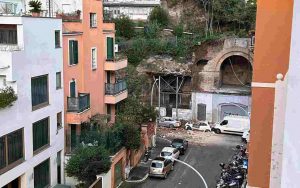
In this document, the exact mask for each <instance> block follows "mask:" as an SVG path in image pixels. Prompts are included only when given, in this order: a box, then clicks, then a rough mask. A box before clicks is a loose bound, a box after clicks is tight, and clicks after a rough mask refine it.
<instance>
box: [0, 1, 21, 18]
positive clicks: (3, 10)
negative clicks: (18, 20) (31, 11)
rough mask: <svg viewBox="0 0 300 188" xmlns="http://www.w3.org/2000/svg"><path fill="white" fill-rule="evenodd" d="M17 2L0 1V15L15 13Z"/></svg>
mask: <svg viewBox="0 0 300 188" xmlns="http://www.w3.org/2000/svg"><path fill="white" fill-rule="evenodd" d="M17 6H18V4H17V3H10V2H5V1H0V14H1V15H6V14H8V15H10V14H16V13H17Z"/></svg>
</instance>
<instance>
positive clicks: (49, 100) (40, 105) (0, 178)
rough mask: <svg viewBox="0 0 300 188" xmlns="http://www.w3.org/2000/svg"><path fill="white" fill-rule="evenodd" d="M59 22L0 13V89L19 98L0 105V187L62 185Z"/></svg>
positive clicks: (61, 65) (61, 51)
mask: <svg viewBox="0 0 300 188" xmlns="http://www.w3.org/2000/svg"><path fill="white" fill-rule="evenodd" d="M61 39H62V21H61V20H60V19H53V18H37V17H20V16H0V88H1V89H3V88H6V87H10V86H11V87H12V88H13V89H14V91H15V92H16V94H17V97H18V99H17V100H16V101H15V102H14V103H13V104H12V106H9V107H6V108H2V109H0V187H5V188H10V187H13V188H35V187H48V186H49V187H53V186H55V185H56V184H60V183H64V176H63V174H64V166H63V161H64V131H63V128H62V127H63V122H64V120H63V115H62V114H63V111H64V106H63V104H64V102H63V99H64V97H63V89H62V83H63V82H62V76H63V50H62V48H61V47H62V44H61Z"/></svg>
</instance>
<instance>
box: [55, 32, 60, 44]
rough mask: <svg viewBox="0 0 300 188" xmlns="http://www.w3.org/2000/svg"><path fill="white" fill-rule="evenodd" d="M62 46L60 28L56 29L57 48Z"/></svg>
mask: <svg viewBox="0 0 300 188" xmlns="http://www.w3.org/2000/svg"><path fill="white" fill-rule="evenodd" d="M60 47H61V46H60V30H55V48H60Z"/></svg>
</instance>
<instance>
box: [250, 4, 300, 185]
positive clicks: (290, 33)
mask: <svg viewBox="0 0 300 188" xmlns="http://www.w3.org/2000/svg"><path fill="white" fill-rule="evenodd" d="M299 3H300V2H299V1H293V0H288V1H280V0H275V1H270V0H267V1H262V0H261V1H258V3H257V5H258V7H257V8H258V9H257V22H256V44H255V53H254V66H253V82H252V113H251V135H250V143H249V171H248V172H249V174H248V187H263V188H268V187H271V188H275V187H276V188H277V187H291V188H293V187H299V185H298V184H299V183H298V182H297V180H298V178H299V177H300V174H299V171H300V170H299V165H298V163H297V162H296V161H298V159H299V156H300V154H299V136H297V132H298V130H299V127H298V126H297V122H298V118H297V117H299V97H298V93H299V83H300V82H299V28H300V27H299V18H300V15H299V11H300V6H299V5H300V4H299ZM287 72H288V73H287Z"/></svg>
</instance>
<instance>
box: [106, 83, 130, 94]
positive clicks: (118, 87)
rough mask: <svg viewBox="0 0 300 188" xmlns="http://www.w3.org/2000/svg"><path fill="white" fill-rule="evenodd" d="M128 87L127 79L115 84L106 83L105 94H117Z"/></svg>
mask: <svg viewBox="0 0 300 188" xmlns="http://www.w3.org/2000/svg"><path fill="white" fill-rule="evenodd" d="M126 89H127V84H126V81H125V80H122V81H119V82H117V83H114V84H109V83H106V84H105V94H106V95H117V94H119V93H121V92H123V91H125V90H126Z"/></svg>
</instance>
